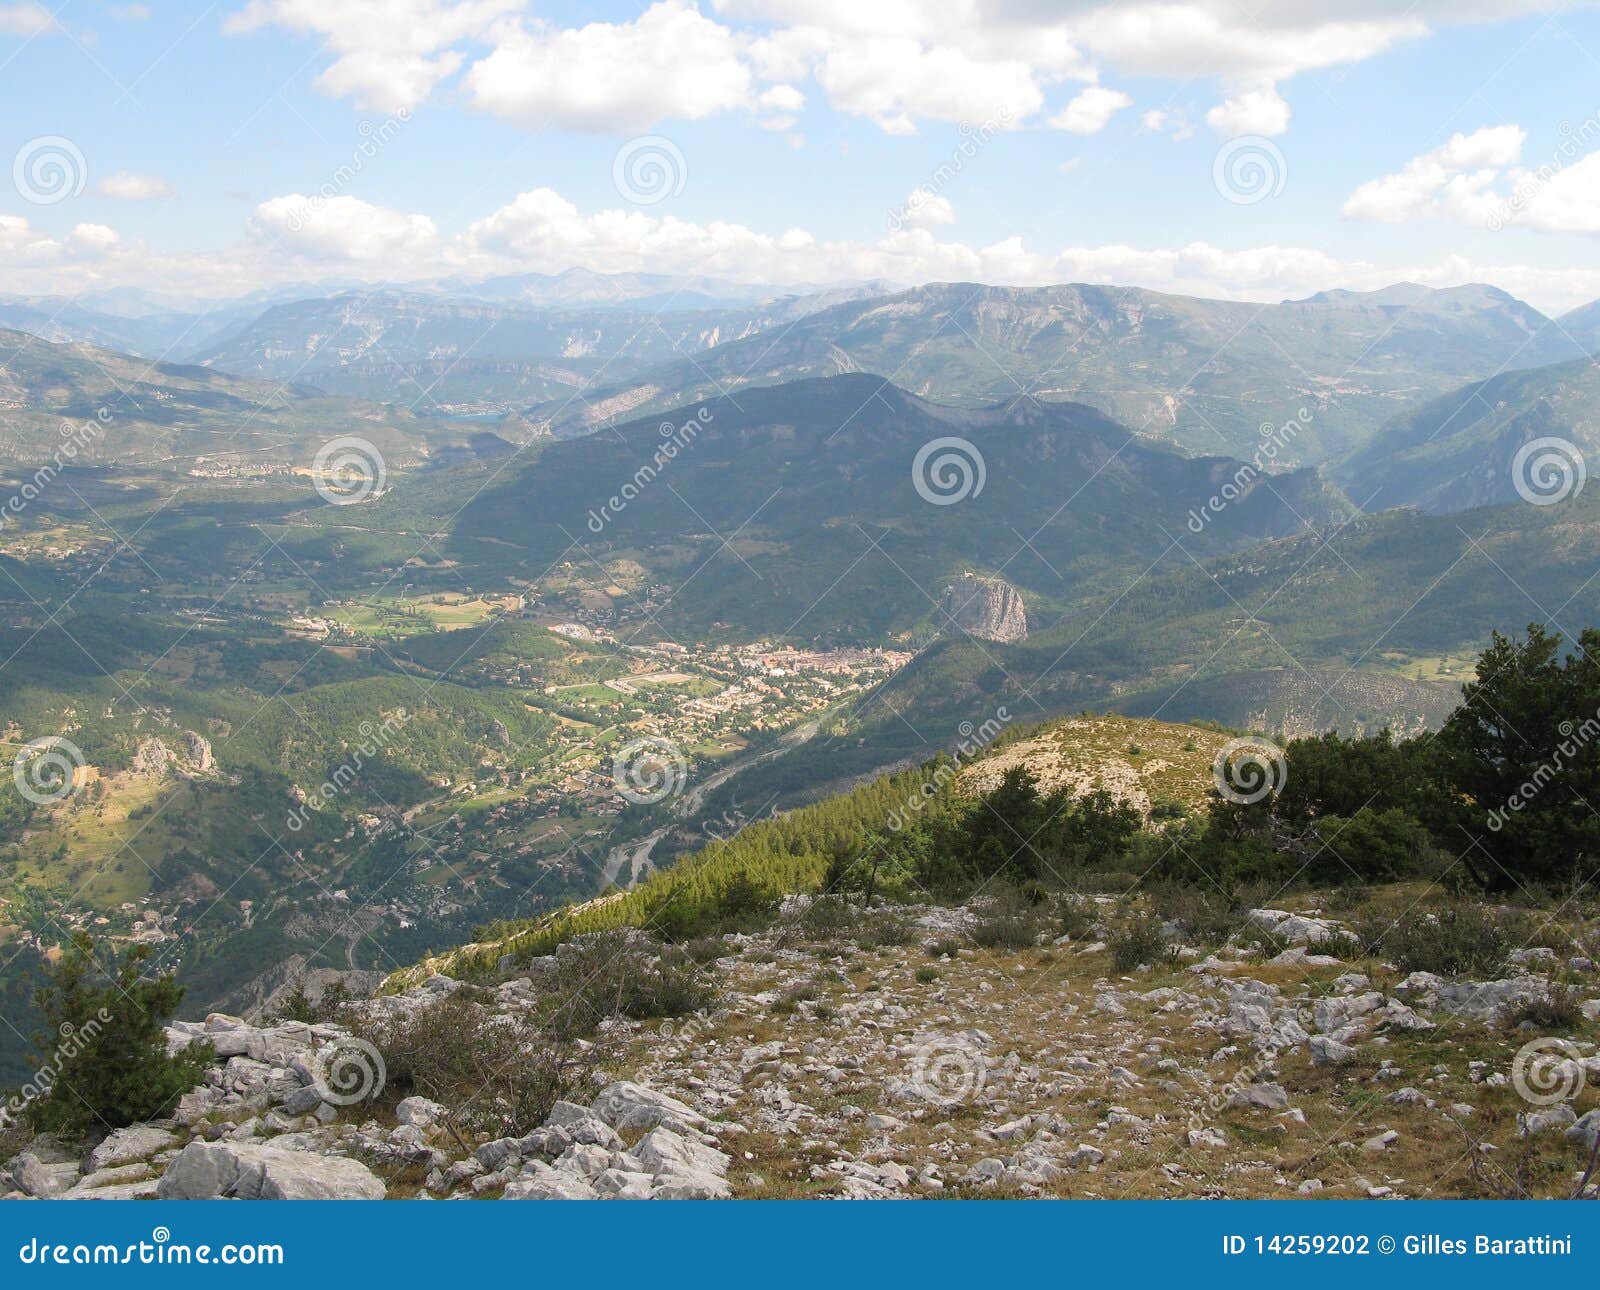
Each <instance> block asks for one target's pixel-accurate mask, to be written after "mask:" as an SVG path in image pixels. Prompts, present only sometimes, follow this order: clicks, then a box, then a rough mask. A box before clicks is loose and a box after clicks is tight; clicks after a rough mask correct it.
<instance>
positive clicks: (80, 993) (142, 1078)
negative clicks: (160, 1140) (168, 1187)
mask: <svg viewBox="0 0 1600 1290" xmlns="http://www.w3.org/2000/svg"><path fill="white" fill-rule="evenodd" d="M96 950H97V946H96V944H95V942H94V941H93V939H92V938H91V937H90V936H89V935H88V933H86V932H79V933H77V935H75V936H74V937H73V939H72V942H71V944H70V945H69V946H67V948H66V951H65V952H64V953H63V954H62V956H61V959H60V961H59V962H58V963H57V964H56V966H55V969H54V971H53V972H52V974H51V977H50V980H49V982H48V983H47V984H46V985H45V986H44V988H43V989H41V990H40V991H39V994H38V997H37V1003H38V1007H39V1011H40V1013H41V1014H42V1015H43V1019H44V1022H45V1025H46V1026H47V1027H48V1028H49V1029H48V1031H47V1032H46V1033H45V1034H43V1035H41V1036H39V1037H38V1038H37V1040H36V1041H35V1042H36V1045H37V1048H38V1052H39V1059H38V1063H37V1070H38V1073H37V1074H36V1076H35V1080H36V1082H38V1083H40V1084H45V1082H46V1072H47V1071H48V1083H47V1087H48V1090H49V1091H48V1092H47V1093H46V1094H45V1095H44V1096H43V1097H41V1098H39V1099H38V1100H37V1101H35V1102H33V1103H31V1104H30V1106H29V1115H30V1117H31V1119H32V1122H33V1123H34V1125H35V1126H36V1127H38V1128H40V1129H45V1130H49V1131H53V1132H57V1133H63V1134H66V1135H69V1136H74V1137H76V1136H80V1135H84V1134H91V1133H107V1132H109V1131H111V1130H112V1129H119V1128H122V1127H123V1126H124V1125H128V1124H134V1123H136V1122H138V1121H140V1120H150V1119H155V1118H157V1117H159V1116H162V1115H165V1114H167V1112H169V1111H171V1110H172V1108H173V1106H174V1105H176V1103H177V1101H178V1098H179V1097H181V1096H182V1095H183V1094H184V1093H186V1092H187V1091H188V1090H189V1089H191V1088H193V1087H194V1086H195V1085H196V1084H198V1083H200V1082H201V1080H202V1078H203V1077H204V1075H205V1071H206V1069H207V1067H208V1066H209V1064H210V1062H211V1059H212V1057H213V1052H212V1048H211V1045H210V1044H209V1043H200V1044H193V1045H190V1046H189V1047H187V1048H184V1049H180V1050H179V1051H178V1053H176V1054H175V1055H173V1056H168V1055H167V1045H166V1031H165V1023H166V1021H167V1020H168V1018H170V1017H171V1016H172V1014H173V1013H174V1012H175V1011H176V1010H177V1007H178V1004H179V1003H180V1002H181V1001H182V1000H183V987H182V986H180V985H179V984H178V983H177V982H176V981H174V980H173V979H172V976H171V975H170V974H163V975H160V976H153V977H146V976H143V975H141V969H142V967H143V964H144V962H145V959H146V958H147V957H148V955H149V948H148V947H147V946H143V945H138V946H135V947H134V948H132V949H130V950H129V951H128V952H127V953H126V954H125V955H124V956H123V957H122V959H121V961H120V962H119V961H117V960H116V959H115V957H113V956H112V955H111V954H110V953H109V951H103V952H104V954H105V961H104V963H101V962H99V961H97V959H96Z"/></svg>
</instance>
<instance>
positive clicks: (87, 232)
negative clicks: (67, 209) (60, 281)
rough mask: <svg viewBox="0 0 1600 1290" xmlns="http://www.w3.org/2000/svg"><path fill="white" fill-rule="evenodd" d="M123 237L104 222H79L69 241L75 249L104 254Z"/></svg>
mask: <svg viewBox="0 0 1600 1290" xmlns="http://www.w3.org/2000/svg"><path fill="white" fill-rule="evenodd" d="M121 240H122V239H121V238H119V237H118V236H117V230H116V229H114V228H108V227H107V226H106V225H104V224H79V225H77V226H76V227H75V228H73V230H72V233H71V235H70V236H69V237H68V239H67V242H68V244H69V245H70V246H71V247H72V249H73V250H75V251H80V252H82V253H83V254H85V255H90V256H99V255H104V254H105V253H106V252H107V251H109V250H111V248H112V247H114V246H116V245H117V243H118V242H120V241H121Z"/></svg>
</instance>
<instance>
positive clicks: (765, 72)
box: [0, 0, 1550, 135]
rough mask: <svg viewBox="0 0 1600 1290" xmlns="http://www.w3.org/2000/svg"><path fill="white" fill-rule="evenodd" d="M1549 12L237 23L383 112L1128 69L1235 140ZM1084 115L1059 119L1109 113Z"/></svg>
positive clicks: (953, 0) (727, 101) (569, 110)
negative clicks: (1425, 54)
mask: <svg viewBox="0 0 1600 1290" xmlns="http://www.w3.org/2000/svg"><path fill="white" fill-rule="evenodd" d="M1549 5H1550V0H1413V2H1412V3H1411V4H1409V5H1407V6H1406V7H1405V8H1404V9H1403V10H1401V9H1399V8H1398V7H1397V6H1395V5H1394V4H1393V3H1392V0H1346V3H1344V4H1342V5H1340V6H1339V7H1338V13H1337V16H1336V17H1330V16H1329V14H1328V8H1329V7H1328V6H1327V5H1325V4H1324V5H1316V4H1311V3H1306V2H1302V0H1274V3H1271V4H1267V5H1264V6H1261V5H1258V6H1252V7H1250V8H1249V9H1248V10H1247V9H1244V8H1241V7H1240V6H1239V5H1238V3H1237V0H1121V2H1120V3H1118V2H1116V0H1077V2H1075V3H1073V4H1069V5H1059V6H1046V5H1039V4H1037V3H1019V2H1018V0H916V2H914V0H885V2H884V3H872V4H861V3H857V2H855V0H851V2H849V3H846V0H710V4H709V6H708V9H709V12H702V11H701V7H700V6H699V5H697V4H694V3H691V0H659V2H658V3H656V4H653V5H652V6H651V7H650V8H648V9H647V10H645V12H644V13H643V14H641V15H640V16H639V17H638V18H637V19H634V20H631V21H621V20H618V21H612V22H590V23H587V24H583V25H572V26H563V25H561V24H560V23H559V22H558V21H556V20H554V19H548V18H541V19H532V18H525V17H523V16H521V14H522V12H523V11H524V10H525V9H526V8H527V4H526V0H249V3H248V4H247V5H246V6H245V7H244V8H243V9H242V10H240V11H239V12H237V13H236V14H234V15H233V16H232V17H230V18H229V19H228V20H227V22H226V23H225V29H226V30H228V31H232V32H247V31H254V30H257V29H259V28H261V27H264V26H267V25H275V26H279V27H284V28H287V29H289V30H291V31H296V32H299V33H302V34H305V35H310V36H315V37H317V38H319V39H320V40H321V41H322V43H323V46H324V48H325V49H326V50H327V52H328V54H329V55H330V56H331V58H332V62H331V63H330V65H329V66H328V67H327V68H326V69H325V70H324V71H323V73H322V74H321V76H320V77H319V78H318V82H317V83H318V85H319V86H320V87H321V88H322V89H323V90H324V91H326V92H327V93H329V94H333V95H338V96H342V97H348V98H352V99H354V100H355V101H356V102H357V103H359V104H361V105H362V106H366V107H373V108H377V109H379V110H384V111H395V110H398V109H399V108H401V107H410V106H414V105H415V104H417V103H419V102H421V101H422V100H423V99H425V98H427V97H428V96H429V95H430V94H431V93H433V91H434V90H435V88H436V87H437V86H438V85H439V84H440V82H442V81H443V80H445V79H446V78H448V77H450V76H452V75H454V74H455V73H456V72H457V71H458V70H459V69H461V68H462V67H468V68H469V71H468V72H467V75H466V77H465V88H466V90H467V93H468V95H469V97H470V98H471V99H472V100H473V101H474V102H476V103H477V105H478V106H479V107H481V108H483V109H484V110H486V111H490V112H494V113H496V114H498V115H501V116H503V117H506V118H507V119H510V120H514V121H517V122H520V123H524V124H528V125H533V126H540V125H546V124H551V125H556V126H564V127H572V128H578V129H643V128H645V127H647V126H649V125H651V124H653V123H654V122H656V121H659V120H665V119H670V118H673V117H686V118H690V119H697V118H699V117H703V116H707V115H710V114H712V113H715V112H727V111H732V110H747V109H749V108H750V107H751V106H752V100H753V99H759V97H760V94H761V90H760V89H759V85H760V83H761V82H774V83H781V84H784V85H790V86H795V87H798V86H800V85H802V84H804V83H805V82H806V81H812V80H814V81H815V82H816V84H817V85H819V86H820V87H821V88H822V90H823V91H824V93H825V94H826V96H827V98H828V99H829V101H830V102H831V103H832V105H833V106H834V107H835V108H836V109H838V110H840V111H843V112H847V113H851V114H853V115H858V116H863V117H866V118H868V119H870V120H872V121H874V122H876V123H877V124H878V125H879V126H881V127H882V128H883V129H884V130H886V131H889V132H890V133H896V134H909V133H912V132H913V131H914V130H915V129H916V128H917V123H918V122H919V121H924V120H935V121H967V122H969V123H972V124H974V125H976V124H979V123H981V122H984V121H1002V122H1006V123H1008V124H1020V123H1022V122H1023V121H1025V120H1027V119H1028V118H1030V117H1032V116H1034V115H1036V114H1038V113H1040V112H1042V111H1043V109H1044V103H1045V92H1046V90H1047V89H1049V88H1050V87H1051V86H1053V85H1055V84H1056V83H1058V82H1060V81H1063V80H1077V81H1080V82H1083V83H1085V84H1088V85H1094V84H1096V83H1097V82H1098V80H1099V77H1100V72H1101V70H1102V68H1104V67H1115V68H1117V69H1119V70H1121V71H1123V72H1126V73H1130V74H1136V75H1145V76H1164V77H1172V78H1181V79H1183V80H1192V79H1194V78H1196V77H1205V78H1214V79H1215V80H1217V81H1218V82H1219V83H1221V85H1222V86H1223V88H1224V91H1225V95H1226V97H1225V101H1224V102H1222V103H1221V104H1219V105H1218V106H1217V107H1216V108H1214V109H1213V110H1212V113H1211V116H1212V118H1213V121H1212V124H1213V126H1214V127H1215V128H1216V129H1217V130H1218V131H1219V132H1221V133H1223V134H1225V135H1231V134H1239V133H1255V134H1277V133H1281V132H1282V131H1283V130H1284V129H1286V128H1287V125H1288V105H1287V103H1286V102H1285V101H1284V99H1283V98H1282V96H1281V95H1280V93H1279V90H1278V87H1279V86H1280V85H1281V84H1282V83H1284V82H1286V81H1288V80H1289V79H1290V78H1292V77H1294V76H1295V75H1297V74H1299V73H1301V72H1304V71H1308V70H1313V69H1318V68H1327V67H1334V66H1338V65H1341V64H1348V63H1354V62H1359V61H1360V60H1362V59H1366V58H1371V57H1373V56H1375V55H1377V54H1380V53H1383V52H1384V51H1386V50H1388V49H1390V48H1392V47H1393V46H1394V45H1396V44H1397V43H1400V42H1402V41H1406V40H1412V39H1416V38H1418V37H1421V36H1423V35H1425V34H1427V32H1428V31H1429V30H1430V24H1432V25H1440V24H1445V23H1458V22H1471V21H1479V20H1490V19H1496V18H1506V17H1512V16H1516V15H1517V14H1521V13H1535V12H1542V11H1545V10H1546V9H1548V8H1549ZM41 7H42V6H37V5H13V6H8V8H14V9H18V10H29V11H32V10H34V9H37V8H41ZM0 12H3V10H0ZM482 47H486V48H487V50H488V52H487V53H482V52H481V48H482ZM618 68H626V69H627V71H626V74H618V71H617V69H618ZM1093 101H1094V100H1090V102H1091V103H1092V102H1093ZM1101 101H1102V102H1104V100H1101ZM767 110H768V111H772V110H774V109H771V108H768V109H767ZM776 110H778V111H781V112H784V113H789V112H792V111H795V110H796V109H792V108H781V109H776ZM1086 113H1087V109H1084V110H1081V111H1080V113H1078V114H1076V115H1074V114H1072V110H1071V108H1070V106H1069V108H1068V109H1067V110H1066V112H1064V113H1062V114H1061V115H1062V117H1064V118H1068V119H1075V120H1082V121H1083V122H1084V123H1085V124H1088V123H1091V122H1092V121H1093V120H1095V117H1094V116H1092V115H1088V114H1086ZM755 119H756V121H757V123H758V124H771V118H767V119H765V120H763V119H762V118H760V117H757V118H755ZM1062 128H1067V129H1071V128H1073V127H1071V126H1064V127H1062Z"/></svg>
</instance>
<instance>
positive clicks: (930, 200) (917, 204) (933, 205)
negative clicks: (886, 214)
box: [900, 188, 956, 228]
mask: <svg viewBox="0 0 1600 1290" xmlns="http://www.w3.org/2000/svg"><path fill="white" fill-rule="evenodd" d="M900 222H901V224H903V225H905V226H907V227H910V228H932V227H934V225H936V224H954V223H955V222H956V208H955V207H954V206H952V205H951V204H950V199H949V198H947V197H941V196H940V195H939V194H938V193H936V192H933V191H931V190H929V189H927V188H913V189H912V190H911V194H910V196H908V197H907V198H906V200H905V203H904V204H903V205H902V206H901V208H900Z"/></svg>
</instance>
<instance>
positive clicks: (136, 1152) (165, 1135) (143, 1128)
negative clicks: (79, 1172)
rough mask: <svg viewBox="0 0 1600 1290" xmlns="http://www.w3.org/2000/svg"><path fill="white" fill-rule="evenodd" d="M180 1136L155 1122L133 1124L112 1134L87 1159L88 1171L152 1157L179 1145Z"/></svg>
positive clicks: (86, 1170)
mask: <svg viewBox="0 0 1600 1290" xmlns="http://www.w3.org/2000/svg"><path fill="white" fill-rule="evenodd" d="M177 1142H178V1135H177V1134H176V1133H169V1132H168V1131H167V1130H166V1129H162V1128H158V1127H157V1126H156V1125H153V1124H130V1125H129V1126H128V1127H127V1128H125V1129H117V1130H115V1131H114V1132H112V1133H111V1134H109V1135H108V1136H107V1137H106V1138H105V1140H104V1141H102V1142H101V1143H100V1145H99V1146H97V1147H96V1148H95V1149H94V1150H93V1151H91V1152H90V1153H89V1155H88V1158H87V1159H85V1160H84V1162H83V1169H84V1172H85V1173H91V1174H92V1173H96V1172H98V1171H99V1170H101V1169H115V1168H116V1167H117V1166H118V1165H131V1164H133V1163H134V1162H135V1161H139V1160H148V1159H150V1157H151V1156H153V1155H155V1154H156V1153H157V1152H158V1151H165V1150H166V1149H167V1148H168V1147H172V1146H176V1145H177Z"/></svg>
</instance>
